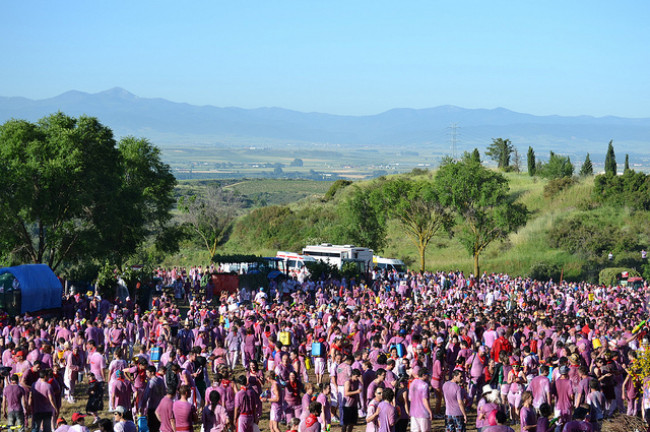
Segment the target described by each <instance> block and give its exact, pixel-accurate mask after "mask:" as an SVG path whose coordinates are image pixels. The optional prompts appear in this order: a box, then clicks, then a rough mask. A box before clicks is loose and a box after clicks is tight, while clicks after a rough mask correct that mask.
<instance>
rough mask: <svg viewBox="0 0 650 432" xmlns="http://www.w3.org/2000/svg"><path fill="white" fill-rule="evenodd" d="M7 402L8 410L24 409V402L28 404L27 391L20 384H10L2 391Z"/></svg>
mask: <svg viewBox="0 0 650 432" xmlns="http://www.w3.org/2000/svg"><path fill="white" fill-rule="evenodd" d="M2 394H3V396H4V398H5V401H6V402H7V411H8V412H11V411H22V410H23V403H24V404H25V405H27V391H25V389H24V388H22V387H21V386H19V385H18V384H9V385H8V386H6V387H5V388H4V390H3V392H2Z"/></svg>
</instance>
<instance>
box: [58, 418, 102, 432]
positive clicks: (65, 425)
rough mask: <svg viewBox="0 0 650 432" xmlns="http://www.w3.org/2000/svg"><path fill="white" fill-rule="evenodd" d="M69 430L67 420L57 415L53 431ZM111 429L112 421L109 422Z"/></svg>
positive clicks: (62, 431)
mask: <svg viewBox="0 0 650 432" xmlns="http://www.w3.org/2000/svg"><path fill="white" fill-rule="evenodd" d="M69 430H70V425H69V424H68V422H67V421H65V418H63V417H59V418H58V419H57V420H56V429H55V430H54V432H68V431H69ZM111 430H113V422H111Z"/></svg>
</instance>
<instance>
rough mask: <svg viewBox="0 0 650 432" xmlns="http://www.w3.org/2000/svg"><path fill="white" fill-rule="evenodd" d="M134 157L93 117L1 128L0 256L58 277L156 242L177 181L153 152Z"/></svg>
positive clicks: (17, 122) (60, 116) (19, 122)
mask: <svg viewBox="0 0 650 432" xmlns="http://www.w3.org/2000/svg"><path fill="white" fill-rule="evenodd" d="M145 147H146V146H145ZM132 149H133V146H131V145H130V144H129V142H125V143H124V145H121V146H120V147H119V148H118V147H117V146H116V142H115V140H114V138H113V133H112V131H111V130H110V129H109V128H107V127H106V126H103V125H102V124H101V123H99V121H98V120H97V119H96V118H93V117H86V116H81V117H79V118H78V119H75V118H72V117H68V116H66V115H65V114H63V113H60V112H59V113H56V114H53V115H50V116H48V117H45V118H43V119H41V120H39V121H38V122H37V123H31V122H27V121H24V120H9V121H8V122H6V123H5V124H3V125H2V126H0V167H1V169H2V172H3V176H2V179H1V180H0V244H1V245H2V246H3V247H5V248H7V249H6V250H5V251H3V253H2V254H0V255H5V256H7V255H9V256H13V257H14V258H15V260H16V261H31V262H34V263H47V264H48V265H49V266H50V267H52V268H53V269H55V270H56V269H58V268H59V267H60V266H61V265H62V264H64V263H65V264H71V263H75V262H77V261H79V260H81V259H83V260H91V259H105V258H111V259H115V260H116V261H123V260H124V259H126V258H127V257H128V256H129V255H130V254H132V253H133V252H134V251H135V249H136V248H137V247H138V246H139V245H140V244H142V242H144V240H145V239H146V238H147V236H148V235H150V234H154V233H155V234H160V235H161V236H162V235H163V234H164V233H165V232H166V231H165V230H164V229H163V228H165V224H166V223H167V222H168V221H169V218H170V215H169V209H170V205H169V203H170V202H171V203H173V200H171V194H172V192H173V187H174V184H175V180H174V179H173V176H171V174H169V167H167V166H166V165H164V164H162V163H161V162H160V160H159V159H158V158H157V150H154V148H153V147H152V146H149V147H148V148H147V149H146V151H143V152H142V153H141V154H132V153H131V151H130V150H132ZM141 150H142V149H141ZM170 200H171V201H170Z"/></svg>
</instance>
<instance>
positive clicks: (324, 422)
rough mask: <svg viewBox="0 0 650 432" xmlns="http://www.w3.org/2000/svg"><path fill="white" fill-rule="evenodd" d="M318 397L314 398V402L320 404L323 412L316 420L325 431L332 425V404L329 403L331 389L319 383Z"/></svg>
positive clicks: (325, 384) (327, 385)
mask: <svg viewBox="0 0 650 432" xmlns="http://www.w3.org/2000/svg"><path fill="white" fill-rule="evenodd" d="M318 390H319V393H318V396H317V397H316V402H320V404H321V406H322V407H323V410H322V412H321V415H320V417H319V419H318V421H319V422H320V424H321V426H323V427H324V428H325V429H327V428H328V427H329V426H331V424H332V404H331V402H330V395H331V393H332V387H331V386H330V385H329V384H327V383H321V384H320V385H319V386H318Z"/></svg>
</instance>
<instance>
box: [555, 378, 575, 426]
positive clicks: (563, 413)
mask: <svg viewBox="0 0 650 432" xmlns="http://www.w3.org/2000/svg"><path fill="white" fill-rule="evenodd" d="M555 394H556V396H557V401H556V402H555V416H556V417H558V416H559V417H560V422H561V423H563V424H564V423H567V422H568V421H569V420H571V413H572V411H573V400H574V397H573V384H572V383H571V380H570V379H569V367H568V366H562V367H561V368H560V378H559V379H558V380H556V381H555Z"/></svg>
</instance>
